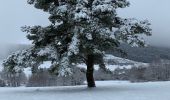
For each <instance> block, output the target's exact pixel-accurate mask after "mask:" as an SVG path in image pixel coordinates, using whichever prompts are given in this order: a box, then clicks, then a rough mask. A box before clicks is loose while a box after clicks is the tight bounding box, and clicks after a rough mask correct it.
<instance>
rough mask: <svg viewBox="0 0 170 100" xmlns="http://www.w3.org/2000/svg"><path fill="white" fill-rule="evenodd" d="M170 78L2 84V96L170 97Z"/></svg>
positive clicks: (6, 99) (22, 99)
mask: <svg viewBox="0 0 170 100" xmlns="http://www.w3.org/2000/svg"><path fill="white" fill-rule="evenodd" d="M169 93H170V82H153V83H151V82H150V83H129V82H123V81H105V82H104V81H103V82H97V87H96V88H94V89H89V88H87V87H86V86H67V87H32V88H28V87H19V88H0V100H170V95H169Z"/></svg>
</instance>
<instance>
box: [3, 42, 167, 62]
mask: <svg viewBox="0 0 170 100" xmlns="http://www.w3.org/2000/svg"><path fill="white" fill-rule="evenodd" d="M29 47H30V45H24V44H15V45H7V46H0V59H1V60H3V59H5V58H6V57H7V56H8V55H9V54H11V53H12V52H15V51H17V50H23V49H26V48H29ZM120 48H121V49H123V50H125V52H126V53H127V56H126V57H125V58H126V59H130V60H133V61H137V62H144V63H150V62H152V61H154V60H157V59H160V58H161V59H168V60H170V48H164V47H155V46H149V47H146V48H137V47H130V46H128V45H122V46H121V47H120ZM107 53H110V54H113V55H114V56H117V57H122V56H121V55H120V54H119V53H117V52H112V51H108V52H107Z"/></svg>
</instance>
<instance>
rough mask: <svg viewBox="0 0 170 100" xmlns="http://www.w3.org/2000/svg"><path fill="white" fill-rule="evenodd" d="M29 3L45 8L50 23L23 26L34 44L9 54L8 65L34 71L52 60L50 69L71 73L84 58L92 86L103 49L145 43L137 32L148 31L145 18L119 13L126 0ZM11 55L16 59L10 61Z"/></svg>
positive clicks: (65, 73)
mask: <svg viewBox="0 0 170 100" xmlns="http://www.w3.org/2000/svg"><path fill="white" fill-rule="evenodd" d="M28 3H29V4H32V5H34V7H35V8H37V9H42V10H43V11H45V12H48V13H49V14H50V16H49V20H50V22H51V25H49V26H46V27H41V26H33V27H30V26H25V27H23V28H22V30H23V31H24V32H27V33H28V34H27V38H28V39H29V40H31V41H32V43H33V47H32V48H30V49H28V50H26V51H22V52H20V53H17V54H14V55H12V56H10V57H9V58H8V59H7V60H6V61H5V62H4V66H5V67H8V68H9V69H18V68H23V66H24V67H30V66H32V68H33V71H35V70H36V69H37V67H36V66H35V65H39V64H40V63H42V62H43V61H46V60H51V61H52V66H51V71H52V72H53V73H56V74H57V75H61V76H63V75H69V74H71V73H72V68H71V66H70V65H71V64H73V63H78V62H81V63H82V62H84V63H85V64H86V65H87V72H86V77H87V83H88V87H95V82H94V77H93V71H94V68H93V66H94V64H95V63H97V64H100V63H103V56H104V51H106V50H108V49H110V48H112V49H114V50H118V47H119V45H120V43H122V42H125V43H128V44H131V45H133V46H144V45H145V43H144V41H143V40H142V39H141V37H140V35H141V34H145V35H147V36H149V35H151V29H150V28H149V25H150V23H149V22H148V21H138V20H136V19H133V18H131V19H124V18H121V17H119V16H118V14H117V13H116V10H117V9H118V8H125V7H128V6H129V2H128V1H126V0H28ZM13 57H14V58H17V60H15V61H13ZM11 61H12V62H15V64H16V65H13V64H12V63H11Z"/></svg>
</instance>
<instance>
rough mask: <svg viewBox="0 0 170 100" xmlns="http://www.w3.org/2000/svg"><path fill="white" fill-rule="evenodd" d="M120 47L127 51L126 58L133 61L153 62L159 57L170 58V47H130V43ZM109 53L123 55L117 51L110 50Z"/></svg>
mask: <svg viewBox="0 0 170 100" xmlns="http://www.w3.org/2000/svg"><path fill="white" fill-rule="evenodd" d="M120 48H121V49H123V50H124V51H125V52H126V53H127V56H126V57H125V58H127V59H130V60H133V61H138V62H144V63H151V62H153V61H154V60H157V59H167V60H170V48H165V47H155V46H149V47H145V48H138V47H130V46H129V45H125V44H124V45H122V46H121V47H120ZM108 53H111V54H113V55H115V56H118V57H122V56H121V55H120V54H119V53H117V52H112V51H108Z"/></svg>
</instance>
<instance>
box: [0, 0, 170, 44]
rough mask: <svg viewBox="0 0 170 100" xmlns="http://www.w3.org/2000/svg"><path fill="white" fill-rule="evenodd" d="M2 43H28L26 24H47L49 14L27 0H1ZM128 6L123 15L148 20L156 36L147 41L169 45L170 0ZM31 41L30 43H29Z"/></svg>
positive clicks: (148, 0)
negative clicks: (21, 28) (22, 30)
mask: <svg viewBox="0 0 170 100" xmlns="http://www.w3.org/2000/svg"><path fill="white" fill-rule="evenodd" d="M0 1H1V3H0V44H8V43H10V44H11V43H14V44H16V43H22V44H23V43H28V40H27V39H26V38H25V36H26V34H25V33H23V32H21V30H20V27H21V26H24V25H48V23H49V21H48V15H47V14H46V13H44V12H43V11H41V10H37V9H35V8H34V7H33V6H30V5H28V4H27V3H26V1H27V0H10V1H9V0H0ZM130 2H131V6H130V7H129V8H125V9H121V10H119V12H118V13H119V15H120V16H122V17H130V18H131V17H135V18H137V19H140V20H144V19H148V20H149V21H150V22H151V24H152V26H151V28H152V29H153V36H152V37H147V38H146V40H147V42H148V43H149V44H151V45H157V46H166V47H170V44H169V41H170V40H169V38H170V28H169V26H170V13H168V12H169V9H170V6H169V4H170V0H162V1H160V0H130ZM29 43H30V42H29Z"/></svg>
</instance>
